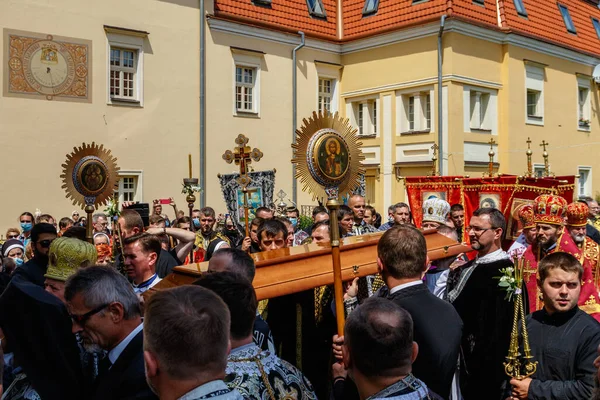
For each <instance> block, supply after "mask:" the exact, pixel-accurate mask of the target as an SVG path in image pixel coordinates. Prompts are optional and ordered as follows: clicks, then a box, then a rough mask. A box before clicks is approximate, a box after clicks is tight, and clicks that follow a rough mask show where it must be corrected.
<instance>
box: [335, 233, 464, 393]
mask: <svg viewBox="0 0 600 400" xmlns="http://www.w3.org/2000/svg"><path fill="white" fill-rule="evenodd" d="M428 264H429V263H428V260H427V243H426V242H425V237H424V236H423V234H422V233H421V232H420V231H419V230H418V229H416V228H414V227H412V226H410V225H398V226H394V227H392V228H391V229H389V230H388V231H386V232H385V233H384V234H383V236H382V237H381V239H380V240H379V243H378V245H377V266H378V269H379V273H380V274H381V277H382V278H383V280H384V281H385V283H386V285H387V288H388V289H387V290H383V288H382V289H381V290H380V291H379V292H377V296H379V297H385V298H387V299H388V300H391V301H393V302H394V303H396V304H398V305H399V306H401V307H402V308H404V309H405V310H406V311H408V312H409V314H410V315H411V317H412V319H413V322H414V341H415V342H417V344H418V346H419V357H418V358H417V359H416V360H415V362H414V364H413V368H412V372H413V374H414V375H415V376H416V377H417V378H418V379H420V380H422V381H423V382H425V384H426V385H427V387H429V388H430V389H431V390H432V391H433V392H435V393H436V394H438V395H440V396H441V397H443V398H445V399H447V398H449V396H450V387H451V384H452V379H453V377H454V373H455V371H456V365H457V361H458V354H459V347H460V340H461V335H462V326H463V324H462V321H461V319H460V317H459V316H458V313H457V312H456V310H455V309H454V307H452V305H450V304H449V303H447V302H445V301H443V300H441V299H438V298H437V297H435V296H434V295H433V294H431V292H430V291H429V290H428V289H427V286H425V284H424V283H423V280H422V277H423V274H424V273H425V272H426V271H427V268H428ZM360 307H361V306H359V308H360ZM440 332H444V334H443V335H441V334H440ZM334 341H336V343H337V345H336V346H334V353H335V355H336V357H338V359H339V357H341V347H340V346H339V345H340V344H341V343H343V337H341V338H334Z"/></svg>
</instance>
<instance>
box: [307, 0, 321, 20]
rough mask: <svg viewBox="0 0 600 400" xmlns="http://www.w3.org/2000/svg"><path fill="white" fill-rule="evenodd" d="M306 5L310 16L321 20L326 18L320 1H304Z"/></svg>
mask: <svg viewBox="0 0 600 400" xmlns="http://www.w3.org/2000/svg"><path fill="white" fill-rule="evenodd" d="M306 5H307V6H308V12H309V14H310V15H312V16H315V17H322V18H325V17H326V15H325V8H324V7H323V3H322V2H321V0H306Z"/></svg>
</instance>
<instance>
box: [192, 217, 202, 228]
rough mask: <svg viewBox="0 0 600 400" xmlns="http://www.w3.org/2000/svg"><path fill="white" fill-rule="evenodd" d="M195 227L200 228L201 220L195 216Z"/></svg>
mask: <svg viewBox="0 0 600 400" xmlns="http://www.w3.org/2000/svg"><path fill="white" fill-rule="evenodd" d="M193 221H194V228H196V229H200V220H199V219H198V218H194V219H193Z"/></svg>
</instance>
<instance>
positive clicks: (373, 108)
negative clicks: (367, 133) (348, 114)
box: [371, 101, 377, 134]
mask: <svg viewBox="0 0 600 400" xmlns="http://www.w3.org/2000/svg"><path fill="white" fill-rule="evenodd" d="M371 109H372V110H373V113H372V114H371V121H372V122H373V133H374V134H377V101H374V102H373V106H372V107H371Z"/></svg>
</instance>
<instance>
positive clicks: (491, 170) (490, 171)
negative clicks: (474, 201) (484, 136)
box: [484, 138, 496, 178]
mask: <svg viewBox="0 0 600 400" xmlns="http://www.w3.org/2000/svg"><path fill="white" fill-rule="evenodd" d="M488 143H489V145H490V151H489V152H488V156H489V157H490V161H489V163H488V176H489V177H490V178H493V177H494V156H495V155H496V153H495V152H494V145H495V144H496V142H495V141H494V138H491V139H490V141H489V142H488ZM484 175H485V174H484Z"/></svg>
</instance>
